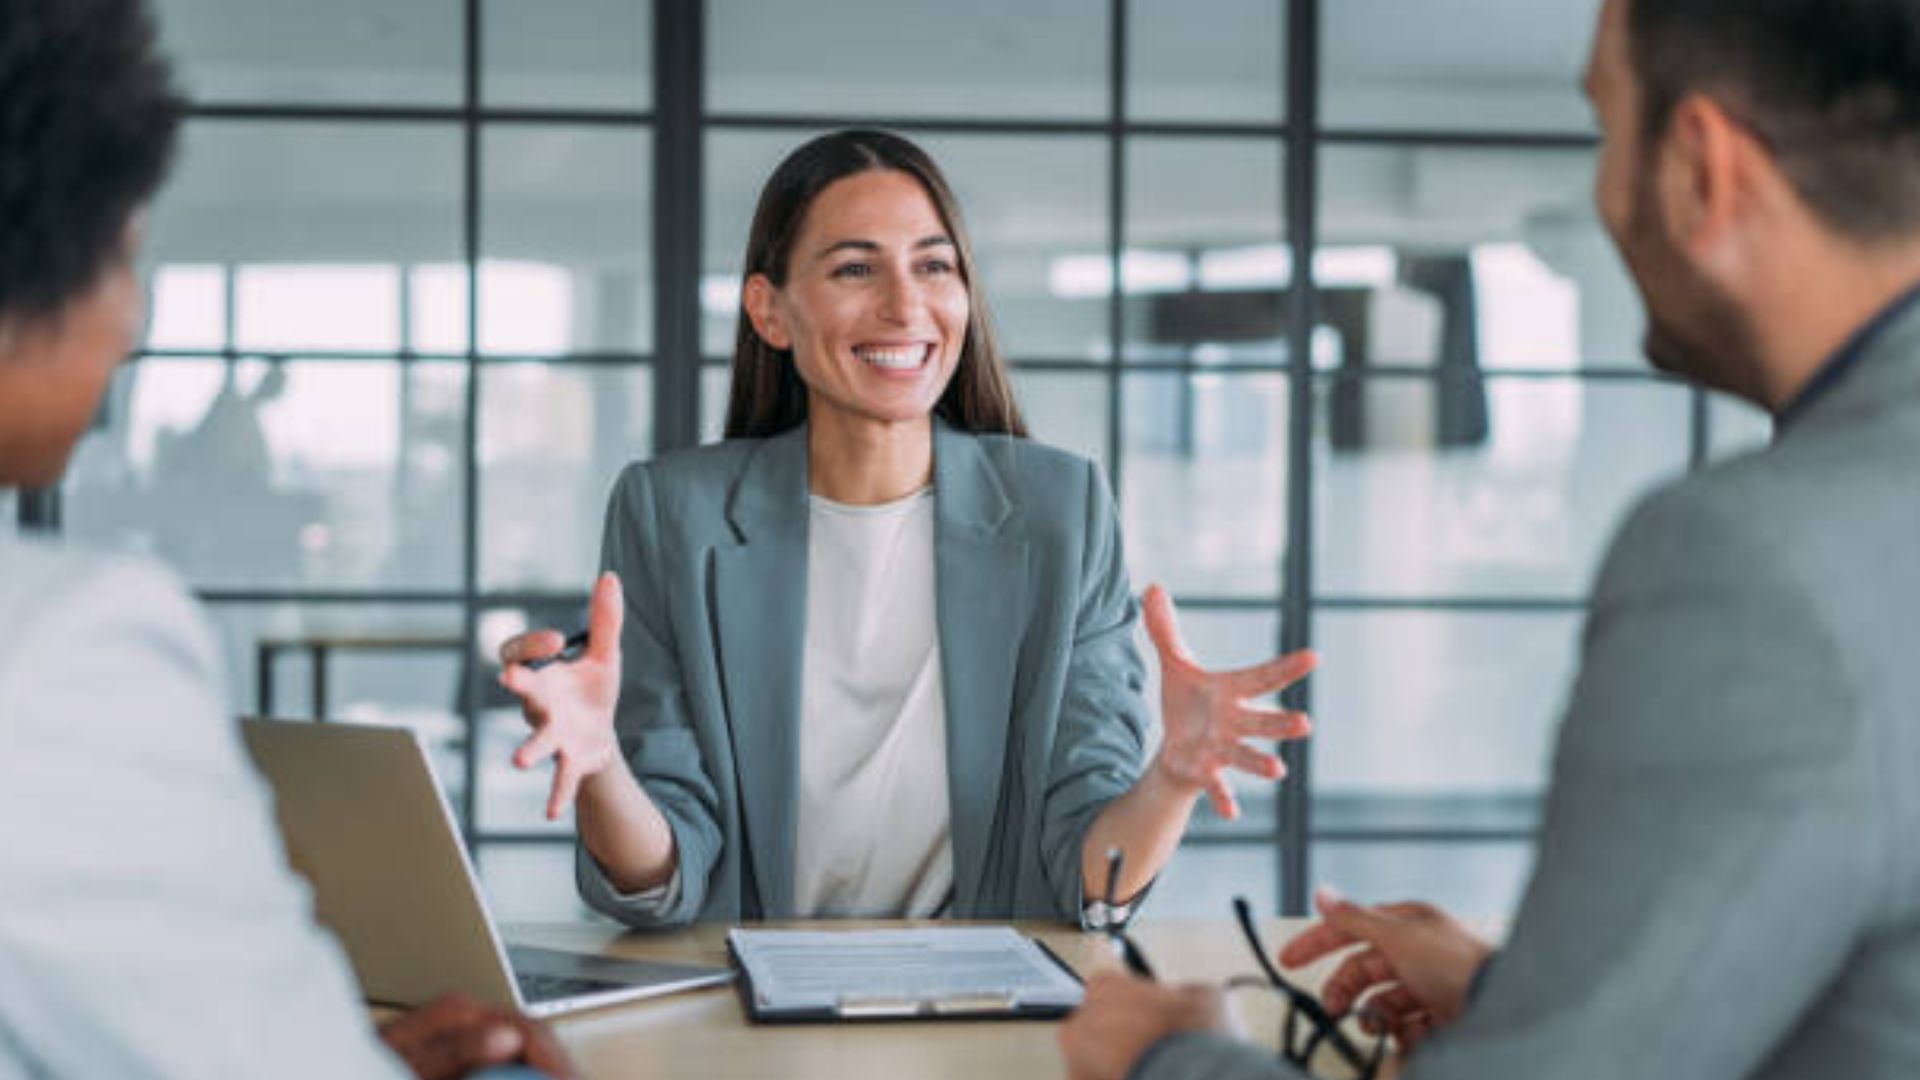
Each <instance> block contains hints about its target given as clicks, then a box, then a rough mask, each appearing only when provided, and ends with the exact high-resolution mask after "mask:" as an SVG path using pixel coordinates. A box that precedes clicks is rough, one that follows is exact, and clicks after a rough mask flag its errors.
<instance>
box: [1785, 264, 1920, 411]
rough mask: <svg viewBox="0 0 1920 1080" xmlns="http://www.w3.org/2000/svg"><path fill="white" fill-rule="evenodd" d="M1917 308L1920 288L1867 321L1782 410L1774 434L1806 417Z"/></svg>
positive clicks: (1912, 289)
mask: <svg viewBox="0 0 1920 1080" xmlns="http://www.w3.org/2000/svg"><path fill="white" fill-rule="evenodd" d="M1916 304H1920V285H1916V286H1914V287H1913V288H1911V289H1908V290H1907V291H1906V292H1905V293H1902V294H1901V295H1900V298H1899V299H1897V300H1895V301H1894V302H1893V303H1891V304H1888V305H1887V306H1886V307H1884V308H1882V309H1881V310H1880V314H1878V315H1875V316H1874V317H1873V318H1871V319H1869V320H1867V324H1866V325H1865V326H1862V327H1861V328H1860V329H1858V330H1856V331H1854V334H1853V336H1852V337H1850V338H1848V339H1847V343H1846V344H1845V345H1842V346H1840V350H1839V351H1838V352H1836V353H1834V354H1833V356H1831V357H1829V358H1828V360H1827V362H1826V363H1825V364H1822V365H1821V366H1820V370H1818V371H1816V372H1814V373H1813V378H1811V379H1808V380H1807V384H1806V385H1805V386H1803V387H1801V388H1800V392H1799V393H1798V394H1796V395H1794V398H1793V400H1792V401H1790V402H1788V403H1787V406H1786V408H1784V409H1781V410H1780V415H1779V416H1777V417H1775V418H1774V430H1775V431H1785V430H1786V429H1787V428H1789V427H1791V426H1792V425H1793V423H1794V422H1795V421H1797V420H1799V419H1800V417H1802V416H1804V415H1806V411H1807V409H1808V408H1809V407H1810V406H1812V405H1813V403H1814V402H1815V401H1817V400H1819V399H1820V398H1822V397H1825V396H1826V395H1827V392H1828V391H1830V390H1832V389H1833V388H1834V386H1836V385H1838V384H1839V382H1840V381H1841V380H1842V379H1844V378H1846V376H1847V372H1849V371H1851V370H1853V369H1854V368H1855V367H1856V366H1858V365H1859V363H1860V358H1861V357H1863V356H1865V355H1866V354H1867V353H1868V352H1869V351H1871V349H1872V347H1873V343H1874V341H1876V340H1877V339H1878V338H1879V337H1880V335H1881V334H1883V333H1885V332H1886V329H1887V327H1889V326H1891V325H1893V323H1894V322H1895V321H1896V320H1898V319H1899V318H1900V316H1902V315H1904V314H1906V313H1907V311H1908V309H1910V308H1912V307H1914V306H1915V305H1916Z"/></svg>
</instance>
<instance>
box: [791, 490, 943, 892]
mask: <svg viewBox="0 0 1920 1080" xmlns="http://www.w3.org/2000/svg"><path fill="white" fill-rule="evenodd" d="M810 503H811V507H810V509H809V512H808V539H807V637H806V664H805V673H804V674H803V675H802V677H801V683H802V689H801V698H800V701H801V707H800V754H799V757H800V784H799V792H798V800H797V808H798V816H799V820H798V822H797V826H798V828H797V829H796V836H797V843H796V845H795V850H794V890H793V896H794V909H795V912H796V914H798V915H800V916H802V917H810V916H823V915H826V916H832V915H839V916H875V917H887V916H903V915H904V916H913V917H918V916H927V915H933V914H935V913H938V912H942V911H944V909H945V907H946V906H947V903H948V901H949V899H950V897H951V894H952V891H953V842H952V834H951V817H952V813H951V809H950V806H949V803H948V799H947V717H946V700H945V698H944V696H943V694H942V691H941V681H940V635H939V632H938V630H937V628H936V625H935V619H934V561H933V537H934V498H933V492H932V490H931V489H928V490H923V491H920V492H917V493H915V494H913V495H909V496H907V497H906V498H904V499H900V500H898V501H896V502H891V503H885V504H882V505H879V506H846V505H843V504H840V503H835V502H832V501H830V500H828V499H824V498H821V497H820V496H817V495H816V496H812V497H811V499H810Z"/></svg>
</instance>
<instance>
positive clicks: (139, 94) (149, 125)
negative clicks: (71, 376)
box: [0, 0, 181, 319]
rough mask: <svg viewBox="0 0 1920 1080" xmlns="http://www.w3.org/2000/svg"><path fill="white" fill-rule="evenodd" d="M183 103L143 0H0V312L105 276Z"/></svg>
mask: <svg viewBox="0 0 1920 1080" xmlns="http://www.w3.org/2000/svg"><path fill="white" fill-rule="evenodd" d="M180 107H181V102H180V98H179V97H178V95H177V94H176V93H175V90H174V85H173V78H172V74H171V72H170V70H169V68H168V66H167V63H166V61H165V60H164V59H162V58H161V57H160V55H159V54H158V52H156V51H155V47H154V27H153V22H152V20H151V19H150V18H149V17H148V14H147V11H146V6H145V4H143V3H142V2H141V0H0V317H9V318H24V319H37V318H42V317H46V316H51V315H54V314H56V313H57V312H59V311H60V310H62V309H63V308H65V307H66V306H67V304H68V303H69V302H71V301H72V300H74V299H76V298H78V297H80V296H84V295H85V294H86V292H87V290H88V289H90V288H91V287H92V286H93V285H94V283H95V282H96V281H98V280H99V277H100V275H101V273H102V272H103V271H104V270H105V269H106V268H107V267H108V266H109V265H110V264H111V261H112V260H113V259H114V258H116V257H117V256H118V253H119V250H120V245H121V241H122V237H123V236H124V235H125V232H126V227H127V223H128V221H129V220H130V219H131V217H132V215H133V213H134V212H135V211H136V210H138V209H139V208H140V207H141V206H142V205H143V204H145V203H146V201H147V200H148V199H149V198H151V197H152V195H153V192H154V190H155V189H156V188H158V187H159V186H160V181H161V179H162V178H164V177H165V175H166V172H167V166H168V163H169V162H170V161H171V159H172V156H173V145H174V135H175V132H176V130H177V128H178V127H179V118H180Z"/></svg>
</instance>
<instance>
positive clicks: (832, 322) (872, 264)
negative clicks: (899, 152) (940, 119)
mask: <svg viewBox="0 0 1920 1080" xmlns="http://www.w3.org/2000/svg"><path fill="white" fill-rule="evenodd" d="M744 299H745V304H746V308H747V312H748V315H749V317H750V318H751V319H752V320H753V325H754V329H755V331H756V332H758V333H759V335H760V337H761V338H762V339H763V340H765V341H766V342H767V344H769V345H771V346H773V347H774V348H776V349H785V350H790V351H791V352H792V354H793V360H794V365H795V367H796V368H797V369H798V372H799V375H800V379H801V381H802V382H804V383H805V384H806V386H807V407H808V408H807V411H808V415H809V417H810V418H811V420H812V421H813V422H814V423H816V424H818V423H821V422H822V421H825V422H830V423H831V422H844V421H853V422H855V423H862V422H875V423H882V424H893V423H901V422H906V421H916V420H925V419H926V418H927V417H928V416H929V415H931V414H932V412H933V408H934V405H935V404H937V403H938V402H939V400H940V395H941V394H942V393H943V392H944V391H945V390H946V387H947V382H948V380H950V379H951V378H952V377H953V371H954V368H955V366H956V365H957V364H958V363H959V360H960V353H961V349H962V348H963V346H964V345H965V344H966V337H967V319H968V310H969V300H968V292H967V282H966V280H965V277H964V276H963V274H962V273H961V266H960V253H959V249H958V248H957V247H956V246H955V244H954V241H953V237H952V235H951V234H950V233H949V232H948V230H947V227H946V224H945V223H944V222H942V221H941V219H940V212H939V210H938V209H936V208H935V206H934V203H933V200H932V199H931V198H930V197H929V196H928V195H927V192H926V190H925V189H924V188H922V187H921V186H920V182H919V181H918V180H916V179H914V178H913V177H912V176H911V175H909V174H907V173H904V172H898V171H894V170H887V169H875V170H872V171H868V172H862V173H856V174H854V175H852V176H848V177H846V178H844V179H841V180H836V181H834V182H833V183H832V184H829V185H828V186H827V187H826V188H825V189H823V190H822V191H821V192H820V194H819V196H818V197H816V198H815V199H814V201H813V205H812V206H811V207H809V208H808V210H807V215H806V219H805V221H804V222H803V223H802V225H801V228H800V234H799V236H798V237H797V238H796V239H795V241H794V244H793V254H792V258H791V260H790V262H789V265H788V266H787V280H786V284H785V285H782V286H776V285H774V284H773V283H772V282H771V281H770V280H768V279H767V278H766V277H765V276H764V275H759V274H756V275H754V276H753V277H751V278H749V279H748V281H747V284H746V291H745V296H744Z"/></svg>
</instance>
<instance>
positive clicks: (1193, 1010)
mask: <svg viewBox="0 0 1920 1080" xmlns="http://www.w3.org/2000/svg"><path fill="white" fill-rule="evenodd" d="M1183 1031H1219V1032H1222V1033H1228V1034H1231V1033H1232V1032H1233V1023H1232V1018H1231V1016H1230V1015H1229V1013H1228V1012H1227V1006H1226V1000H1225V999H1224V998H1223V997H1222V996H1221V993H1220V991H1218V990H1216V989H1214V988H1212V987H1209V986H1165V985H1163V984H1161V983H1156V982H1148V981H1146V980H1145V979H1136V978H1134V977H1133V976H1131V975H1122V974H1120V973H1118V972H1112V971H1109V972H1104V973H1102V974H1099V975H1095V976H1094V977H1092V978H1091V979H1088V980H1087V997H1086V1000H1085V1001H1084V1002H1082V1003H1081V1005H1080V1008H1079V1009H1078V1010H1076V1011H1075V1012H1074V1014H1073V1015H1072V1016H1071V1017H1069V1018H1068V1019H1067V1022H1066V1023H1064V1024H1062V1025H1060V1050H1061V1052H1062V1053H1064V1054H1065V1055H1066V1058H1067V1074H1068V1075H1069V1076H1071V1077H1072V1078H1073V1080H1124V1078H1125V1077H1126V1075H1127V1074H1128V1073H1130V1072H1132V1071H1133V1067H1134V1065H1135V1064H1137V1063H1138V1062H1139V1060H1140V1056H1141V1055H1142V1054H1145V1053H1146V1052H1147V1049H1148V1047H1151V1046H1152V1045H1153V1044H1154V1043H1157V1042H1159V1041H1160V1040H1161V1039H1164V1038H1166V1037H1167V1036H1169V1035H1175V1034H1178V1033H1180V1032H1183Z"/></svg>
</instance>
